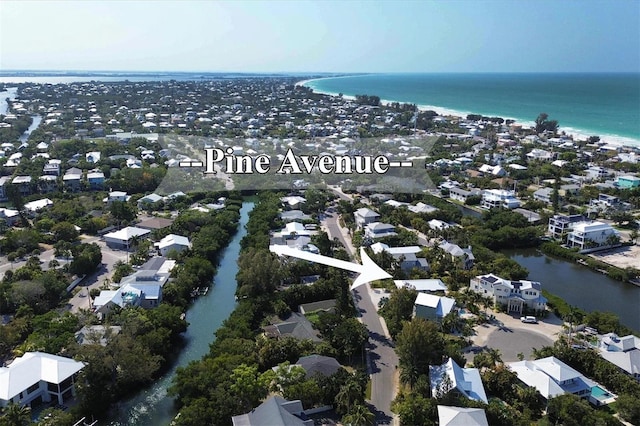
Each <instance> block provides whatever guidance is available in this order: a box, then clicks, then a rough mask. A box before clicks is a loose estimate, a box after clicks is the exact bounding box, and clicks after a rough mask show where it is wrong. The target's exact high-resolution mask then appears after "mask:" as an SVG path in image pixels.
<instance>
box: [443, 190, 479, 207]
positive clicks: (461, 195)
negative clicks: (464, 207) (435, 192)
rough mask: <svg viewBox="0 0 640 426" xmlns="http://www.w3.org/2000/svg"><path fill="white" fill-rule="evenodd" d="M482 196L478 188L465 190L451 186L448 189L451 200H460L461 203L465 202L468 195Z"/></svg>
mask: <svg viewBox="0 0 640 426" xmlns="http://www.w3.org/2000/svg"><path fill="white" fill-rule="evenodd" d="M479 196H482V191H481V190H479V189H472V190H471V191H466V190H464V189H462V188H451V189H450V190H449V198H451V199H452V200H456V201H460V202H461V203H464V204H466V203H467V200H468V199H469V197H479Z"/></svg>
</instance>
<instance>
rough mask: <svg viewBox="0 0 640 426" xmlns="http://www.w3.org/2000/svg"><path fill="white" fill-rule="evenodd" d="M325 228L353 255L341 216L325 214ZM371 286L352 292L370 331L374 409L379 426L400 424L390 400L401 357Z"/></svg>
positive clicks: (370, 369) (393, 395) (368, 359)
mask: <svg viewBox="0 0 640 426" xmlns="http://www.w3.org/2000/svg"><path fill="white" fill-rule="evenodd" d="M323 228H324V229H325V230H326V231H327V234H328V235H329V238H331V239H333V238H337V239H338V240H339V241H340V242H341V243H342V244H343V245H344V247H346V249H347V251H349V252H350V254H351V255H352V256H353V254H354V253H355V248H354V247H353V245H352V244H351V238H350V236H349V234H348V232H347V230H346V229H344V228H341V227H340V224H339V222H338V214H337V213H333V214H326V215H325V218H324V221H323ZM370 291H371V289H370V287H369V285H368V284H367V285H363V286H360V287H359V288H357V289H355V290H354V291H353V300H354V302H355V304H356V308H357V309H358V314H359V320H360V321H362V323H363V324H364V325H365V326H366V327H367V330H368V331H369V341H368V342H367V370H368V372H369V374H370V376H371V400H370V401H369V402H370V404H371V406H372V407H371V408H372V410H373V412H374V413H375V415H376V422H377V424H397V418H396V417H395V416H394V415H393V413H392V412H391V401H393V399H394V398H395V396H396V392H397V384H398V382H397V377H398V370H397V369H396V366H397V365H398V357H397V355H396V353H395V350H394V347H393V343H392V342H391V340H390V338H389V332H388V331H387V329H386V327H385V325H384V320H383V319H382V318H380V316H378V312H377V311H376V309H375V306H374V305H373V302H372V301H371V297H370Z"/></svg>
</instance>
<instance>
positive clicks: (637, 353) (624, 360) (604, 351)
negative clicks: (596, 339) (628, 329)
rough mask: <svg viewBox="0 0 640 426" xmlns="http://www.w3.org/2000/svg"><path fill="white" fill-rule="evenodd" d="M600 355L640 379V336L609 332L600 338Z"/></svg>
mask: <svg viewBox="0 0 640 426" xmlns="http://www.w3.org/2000/svg"><path fill="white" fill-rule="evenodd" d="M599 349H600V356H601V357H602V358H604V359H606V360H607V361H609V362H610V363H612V364H614V365H615V366H616V367H618V368H619V369H620V370H622V371H624V372H625V373H626V374H628V375H630V376H631V377H633V378H634V379H636V380H638V381H640V338H638V337H636V336H634V335H632V334H630V335H628V336H624V337H618V335H616V334H615V333H607V334H605V335H603V336H602V339H601V340H600V345H599Z"/></svg>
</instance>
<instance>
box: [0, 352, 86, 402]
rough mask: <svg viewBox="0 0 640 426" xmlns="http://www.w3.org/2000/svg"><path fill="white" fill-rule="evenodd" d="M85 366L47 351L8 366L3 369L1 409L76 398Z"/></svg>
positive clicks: (33, 354) (0, 384) (17, 360)
mask: <svg viewBox="0 0 640 426" xmlns="http://www.w3.org/2000/svg"><path fill="white" fill-rule="evenodd" d="M84 366H85V364H84V363H82V362H78V361H74V360H73V359H71V358H65V357H61V356H58V355H51V354H48V353H44V352H26V353H25V354H24V355H23V356H21V357H18V358H16V359H15V360H14V361H13V362H12V363H11V364H10V365H9V366H8V367H0V406H2V407H5V406H7V405H8V404H9V403H12V402H13V403H15V404H19V405H31V404H32V403H34V402H51V401H57V403H58V404H60V405H62V404H63V403H64V402H65V401H67V400H69V399H71V398H72V397H73V396H75V388H74V385H75V376H76V374H77V373H78V372H79V371H80V370H82V369H83V368H84Z"/></svg>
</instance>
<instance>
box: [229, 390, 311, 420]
mask: <svg viewBox="0 0 640 426" xmlns="http://www.w3.org/2000/svg"><path fill="white" fill-rule="evenodd" d="M231 422H232V423H233V426H263V425H269V426H313V420H310V419H307V417H306V415H305V414H304V410H303V408H302V402H301V401H300V400H295V401H287V400H286V399H284V398H282V397H281V396H271V397H269V398H267V400H266V401H265V402H263V403H262V404H260V405H258V406H257V407H256V408H254V409H253V410H251V412H249V413H247V414H241V415H239V416H233V417H232V418H231Z"/></svg>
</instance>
